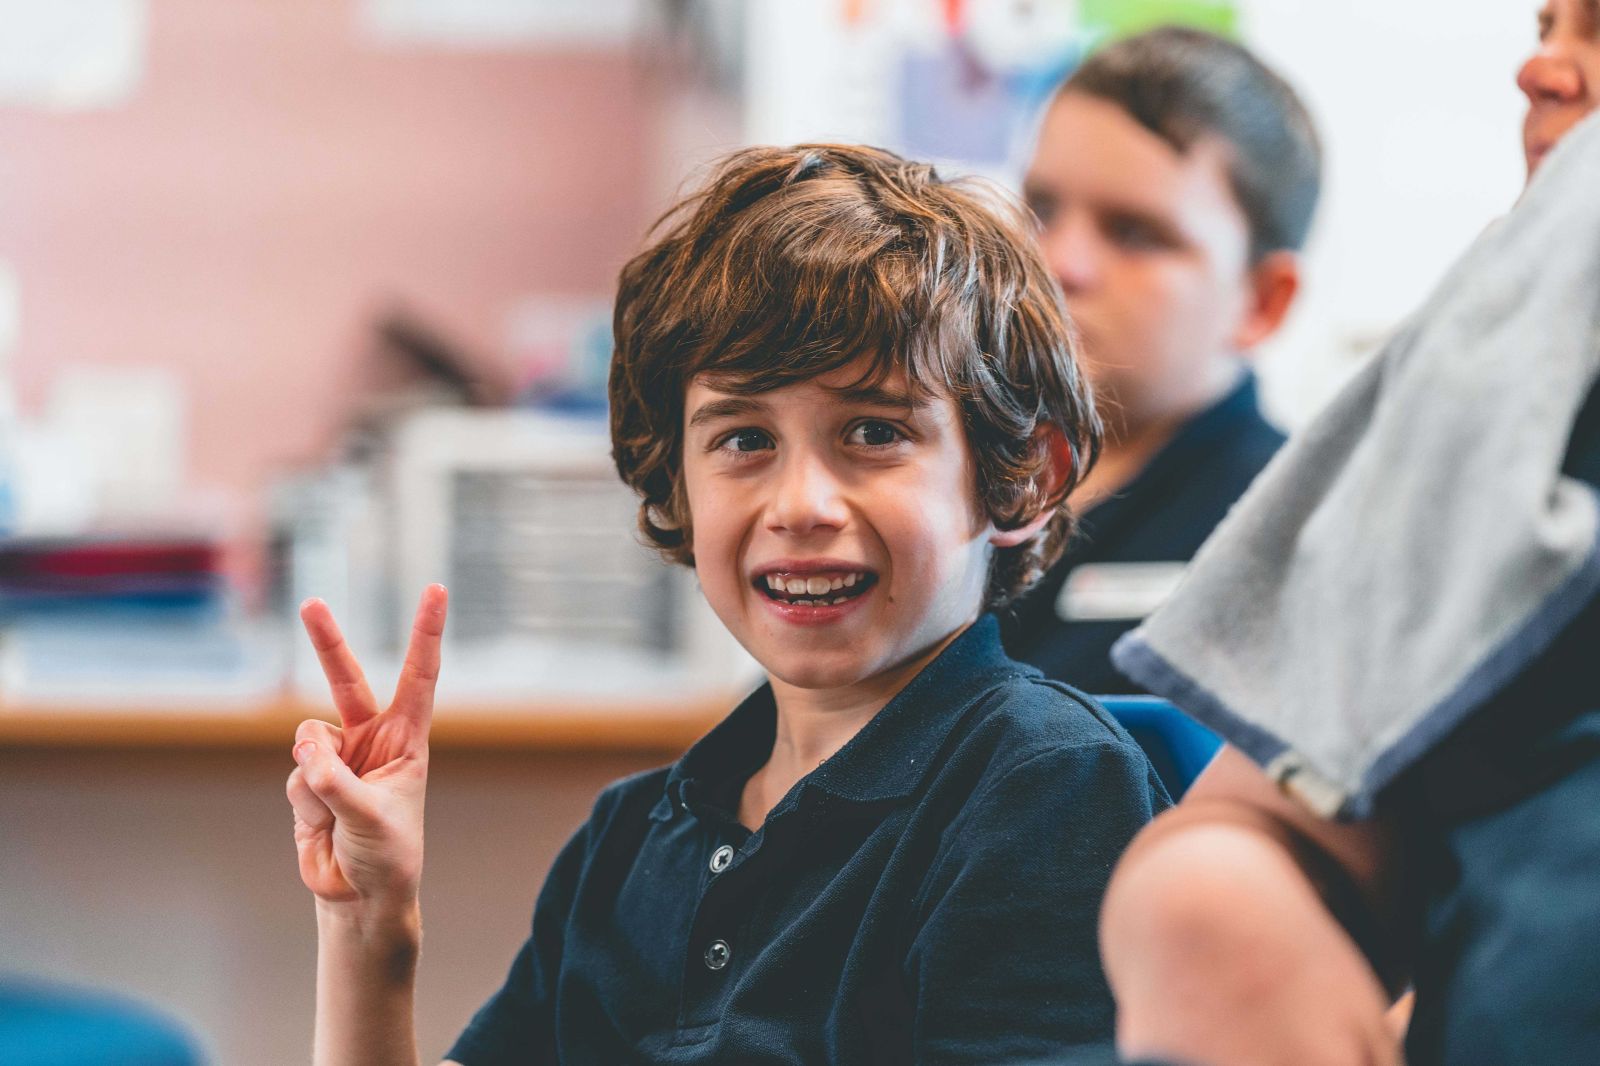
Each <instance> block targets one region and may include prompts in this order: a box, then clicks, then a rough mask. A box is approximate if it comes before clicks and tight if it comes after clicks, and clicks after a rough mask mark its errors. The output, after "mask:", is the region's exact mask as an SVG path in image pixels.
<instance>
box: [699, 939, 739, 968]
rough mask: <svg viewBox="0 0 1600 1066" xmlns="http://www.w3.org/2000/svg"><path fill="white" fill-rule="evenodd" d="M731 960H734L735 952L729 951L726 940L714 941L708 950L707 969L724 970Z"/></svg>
mask: <svg viewBox="0 0 1600 1066" xmlns="http://www.w3.org/2000/svg"><path fill="white" fill-rule="evenodd" d="M731 958H733V951H732V950H731V949H729V947H728V942H727V941H726V940H713V941H712V942H711V946H710V947H708V948H706V969H708V970H721V969H724V968H725V967H726V966H727V965H728V960H729V959H731Z"/></svg>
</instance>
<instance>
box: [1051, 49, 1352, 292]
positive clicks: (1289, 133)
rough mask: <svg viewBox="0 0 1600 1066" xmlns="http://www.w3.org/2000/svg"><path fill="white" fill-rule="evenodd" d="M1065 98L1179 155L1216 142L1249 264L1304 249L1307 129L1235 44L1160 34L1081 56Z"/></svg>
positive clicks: (1268, 75)
mask: <svg viewBox="0 0 1600 1066" xmlns="http://www.w3.org/2000/svg"><path fill="white" fill-rule="evenodd" d="M1066 93H1083V94H1085V95H1087V96H1093V97H1098V98H1099V99H1102V100H1106V101H1108V102H1110V103H1113V104H1116V105H1117V106H1118V107H1120V108H1122V109H1123V110H1124V111H1126V112H1127V113H1128V114H1129V115H1130V116H1131V117H1132V118H1133V119H1134V120H1135V121H1136V122H1138V123H1139V124H1140V125H1142V126H1144V127H1145V128H1146V129H1148V130H1149V131H1150V132H1152V133H1154V134H1155V135H1156V136H1158V137H1160V138H1161V139H1162V140H1164V141H1166V142H1167V143H1168V144H1170V145H1172V147H1174V148H1176V149H1177V150H1178V151H1179V152H1187V151H1188V150H1189V149H1190V147H1191V146H1193V145H1194V143H1195V142H1196V141H1199V140H1202V139H1204V138H1207V137H1214V138H1216V139H1217V140H1219V141H1221V142H1222V143H1223V145H1224V147H1225V148H1226V150H1227V168H1228V181H1229V183H1230V184H1231V185H1232V186H1233V195H1234V199H1236V200H1238V202H1239V206H1240V207H1241V208H1242V209H1243V210H1244V213H1245V217H1246V219H1247V220H1248V221H1249V223H1250V261H1251V262H1252V263H1255V262H1257V261H1258V260H1260V258H1261V257H1262V256H1264V255H1266V254H1267V253H1268V252H1274V251H1278V250H1280V249H1287V250H1290V251H1298V250H1299V249H1300V247H1301V246H1302V245H1303V244H1304V243H1305V239H1306V231H1307V230H1308V229H1309V228H1310V226H1311V213H1312V209H1313V208H1315V207H1316V204H1317V193H1318V191H1319V190H1320V188H1321V169H1322V148H1321V144H1320V142H1319V141H1318V139H1317V131H1316V127H1315V126H1313V125H1312V122H1311V116H1310V115H1309V114H1307V113H1306V109H1305V105H1304V104H1303V103H1302V102H1301V100H1300V97H1299V96H1298V95H1296V94H1295V91H1294V90H1293V89H1292V88H1290V86H1289V84H1288V83H1287V82H1286V81H1284V80H1283V79H1282V78H1280V77H1278V75H1276V74H1274V73H1273V72H1272V71H1271V70H1268V69H1267V68H1266V67H1265V66H1263V65H1262V63H1261V61H1260V60H1258V59H1256V58H1255V56H1253V55H1251V54H1250V52H1249V51H1247V50H1246V49H1244V48H1243V47H1241V46H1240V45H1238V44H1235V43H1234V42H1232V41H1229V40H1226V39H1225V38H1222V37H1218V36H1216V35H1215V34H1211V33H1206V32H1204V31H1203V30H1196V29H1190V28H1188V27H1182V26H1164V27H1161V28H1159V29H1155V30H1150V31H1148V32H1146V33H1141V34H1139V35H1138V36H1136V37H1129V38H1127V39H1125V40H1121V41H1117V42H1116V43H1114V44H1110V45H1107V46H1106V47H1105V48H1103V49H1101V50H1100V51H1098V52H1096V53H1095V54H1093V55H1092V56H1090V57H1089V58H1088V59H1087V60H1085V61H1084V63H1083V65H1082V66H1080V67H1079V68H1078V69H1077V70H1076V71H1074V72H1073V73H1072V75H1071V76H1070V77H1069V78H1067V80H1066V81H1065V82H1064V83H1063V84H1062V86H1061V88H1060V89H1059V90H1058V91H1057V95H1058V96H1061V95H1065V94H1066ZM1084 150H1085V151H1091V150H1092V146H1089V145H1086V146H1084Z"/></svg>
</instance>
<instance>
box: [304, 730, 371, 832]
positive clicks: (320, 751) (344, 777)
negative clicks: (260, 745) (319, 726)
mask: <svg viewBox="0 0 1600 1066" xmlns="http://www.w3.org/2000/svg"><path fill="white" fill-rule="evenodd" d="M294 761H295V762H296V763H298V764H299V765H300V773H301V777H302V779H303V780H304V781H305V784H306V787H307V788H309V789H311V791H312V793H313V794H314V795H315V796H316V797H317V799H319V800H321V801H322V802H323V803H325V804H327V807H328V810H330V811H332V812H333V816H334V817H335V818H338V819H340V820H341V821H343V820H346V819H349V818H359V817H360V815H361V806H360V803H359V798H360V793H361V790H362V789H363V788H365V787H366V786H364V785H363V784H362V783H361V779H360V778H358V777H357V776H356V775H355V772H354V771H353V770H351V769H350V767H348V766H346V765H345V761H344V760H343V759H341V758H339V754H338V753H337V752H336V751H334V750H333V749H332V748H330V747H329V746H328V745H327V744H326V743H323V742H322V741H319V740H310V739H307V740H301V741H299V742H298V743H296V744H295V746H294Z"/></svg>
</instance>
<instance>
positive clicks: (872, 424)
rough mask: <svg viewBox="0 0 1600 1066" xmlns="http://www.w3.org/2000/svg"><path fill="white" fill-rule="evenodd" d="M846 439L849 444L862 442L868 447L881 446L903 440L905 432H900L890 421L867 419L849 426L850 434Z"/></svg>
mask: <svg viewBox="0 0 1600 1066" xmlns="http://www.w3.org/2000/svg"><path fill="white" fill-rule="evenodd" d="M847 439H848V440H849V442H850V443H851V444H864V445H866V446H867V447H869V448H882V447H885V446H886V445H890V444H897V443H899V442H900V441H902V440H904V439H905V434H904V433H901V432H900V430H899V429H897V428H896V427H895V426H894V425H892V424H891V423H888V422H879V421H877V420H876V419H869V420H868V421H865V422H859V423H857V424H856V425H855V426H853V427H851V430H850V435H849V437H848V438H847Z"/></svg>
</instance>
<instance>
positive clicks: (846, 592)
mask: <svg viewBox="0 0 1600 1066" xmlns="http://www.w3.org/2000/svg"><path fill="white" fill-rule="evenodd" d="M877 582H878V575H876V574H874V573H871V572H869V571H865V570H852V571H841V572H837V573H831V574H805V575H801V574H785V573H771V574H762V575H758V576H757V577H756V579H755V586H756V588H757V590H759V591H760V592H762V593H765V594H766V597H767V598H768V599H769V600H772V601H774V602H775V603H786V604H789V605H790V606H792V607H833V606H836V605H838V604H841V603H848V602H849V601H850V600H853V599H855V598H857V597H858V596H860V595H862V594H863V593H865V592H866V591H867V590H868V589H870V588H871V587H872V586H873V585H875V584H877Z"/></svg>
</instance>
